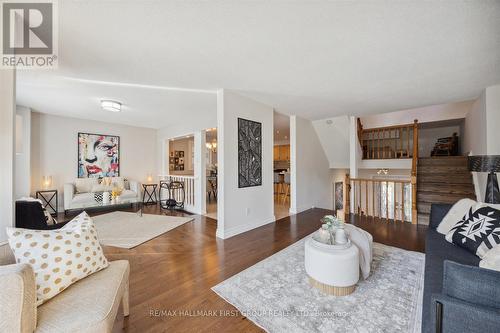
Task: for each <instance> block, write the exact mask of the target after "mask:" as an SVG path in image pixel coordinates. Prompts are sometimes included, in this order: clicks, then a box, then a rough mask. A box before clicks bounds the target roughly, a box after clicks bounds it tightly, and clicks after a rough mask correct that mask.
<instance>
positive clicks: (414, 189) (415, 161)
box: [411, 119, 418, 224]
mask: <svg viewBox="0 0 500 333" xmlns="http://www.w3.org/2000/svg"><path fill="white" fill-rule="evenodd" d="M417 167H418V121H417V119H415V121H414V122H413V159H412V161H411V199H412V200H411V204H412V207H411V223H413V224H417V223H418V212H417Z"/></svg>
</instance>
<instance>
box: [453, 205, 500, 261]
mask: <svg viewBox="0 0 500 333" xmlns="http://www.w3.org/2000/svg"><path fill="white" fill-rule="evenodd" d="M446 240H447V241H448V242H453V244H456V245H458V246H460V247H462V248H464V249H466V250H468V251H470V252H471V253H474V254H476V255H477V256H478V257H480V258H482V257H483V256H484V255H485V254H486V252H488V251H489V250H490V249H492V248H493V247H494V246H496V245H498V244H500V210H498V209H495V208H492V207H489V206H479V208H476V207H471V208H469V211H468V212H467V214H465V216H464V217H463V219H462V220H461V221H459V222H458V223H457V224H456V225H455V226H454V227H453V228H452V229H451V230H450V232H448V233H447V234H446Z"/></svg>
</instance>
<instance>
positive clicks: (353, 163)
mask: <svg viewBox="0 0 500 333" xmlns="http://www.w3.org/2000/svg"><path fill="white" fill-rule="evenodd" d="M359 150H360V147H359V142H358V124H357V118H356V117H349V177H350V178H357V177H358V164H359ZM350 194H351V195H350V202H351V207H350V210H351V212H354V189H353V190H352V191H350Z"/></svg>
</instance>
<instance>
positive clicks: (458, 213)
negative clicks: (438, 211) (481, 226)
mask: <svg viewBox="0 0 500 333" xmlns="http://www.w3.org/2000/svg"><path fill="white" fill-rule="evenodd" d="M475 204H476V202H475V201H474V200H472V199H461V200H458V201H457V202H456V203H455V204H454V205H453V207H451V209H450V210H449V211H448V213H447V214H446V216H445V217H444V218H443V220H442V221H441V223H439V225H438V227H437V229H436V230H437V232H439V233H440V234H443V235H446V234H447V233H448V232H449V231H450V230H451V228H453V227H454V226H455V224H457V222H458V221H461V220H462V218H463V217H464V215H465V214H466V213H467V212H468V211H469V209H470V208H471V207H472V206H473V205H475Z"/></svg>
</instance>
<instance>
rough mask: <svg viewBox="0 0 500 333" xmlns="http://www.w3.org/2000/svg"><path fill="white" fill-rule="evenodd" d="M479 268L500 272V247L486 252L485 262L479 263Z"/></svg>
mask: <svg viewBox="0 0 500 333" xmlns="http://www.w3.org/2000/svg"><path fill="white" fill-rule="evenodd" d="M479 267H482V268H487V269H491V270H494V271H499V272H500V245H497V246H495V247H494V248H492V249H491V250H489V251H488V252H486V254H485V255H484V257H483V260H481V262H480V263H479Z"/></svg>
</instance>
